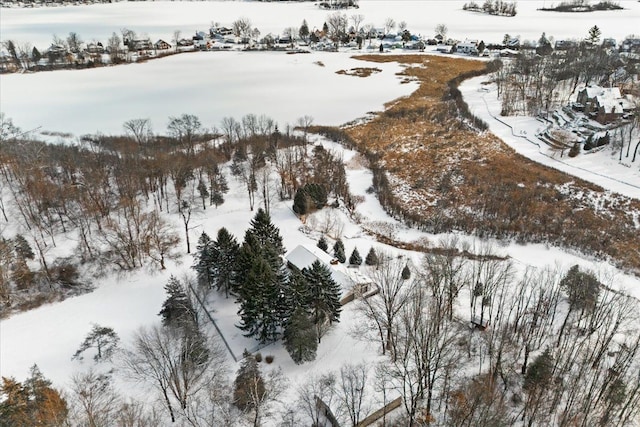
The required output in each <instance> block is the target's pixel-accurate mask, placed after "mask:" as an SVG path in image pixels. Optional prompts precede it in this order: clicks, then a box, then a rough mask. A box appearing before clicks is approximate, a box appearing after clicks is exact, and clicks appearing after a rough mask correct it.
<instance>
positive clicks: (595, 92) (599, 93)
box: [583, 86, 622, 99]
mask: <svg viewBox="0 0 640 427" xmlns="http://www.w3.org/2000/svg"><path fill="white" fill-rule="evenodd" d="M583 90H585V91H586V94H587V98H589V99H595V98H597V97H600V98H602V99H605V98H606V99H618V98H620V97H621V96H622V95H620V89H619V88H617V87H606V88H604V87H600V86H587V87H586V88H584V89H583Z"/></svg>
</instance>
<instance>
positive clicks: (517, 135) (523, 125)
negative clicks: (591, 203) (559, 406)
mask: <svg viewBox="0 0 640 427" xmlns="http://www.w3.org/2000/svg"><path fill="white" fill-rule="evenodd" d="M486 80H487V76H480V77H474V78H472V79H469V80H465V81H464V82H463V83H462V84H461V85H460V92H461V93H462V96H463V97H464V100H465V102H466V103H467V104H468V105H469V110H470V111H471V113H472V114H473V115H475V116H476V117H478V118H480V119H482V120H483V121H484V122H486V123H487V124H488V125H489V130H490V131H491V132H492V133H493V134H495V135H496V136H498V137H499V138H500V139H502V140H503V141H504V142H505V143H506V144H507V145H508V146H510V147H511V148H513V149H514V150H516V152H518V153H519V154H521V155H523V156H525V157H527V158H529V159H531V160H533V161H535V162H538V163H541V164H543V165H545V166H549V167H552V168H554V169H558V170H561V171H563V172H565V173H568V174H570V175H573V176H575V177H578V178H580V179H583V180H585V181H588V182H591V183H594V184H596V185H599V186H601V187H602V188H604V189H605V190H609V191H612V192H616V193H619V194H622V195H624V196H627V197H631V198H634V199H640V162H638V160H636V163H630V161H628V163H625V162H623V163H620V162H619V161H618V159H617V158H614V157H611V156H610V155H609V154H610V152H609V151H600V152H597V153H589V154H581V155H579V156H578V157H575V158H569V157H563V158H560V157H558V156H557V155H553V154H552V153H550V152H549V151H548V150H546V149H545V146H544V143H543V142H542V141H540V140H538V139H537V138H536V137H535V134H536V133H537V130H538V129H539V128H541V127H543V126H544V125H543V124H542V123H540V122H539V121H537V120H536V119H535V118H533V117H527V116H515V117H500V109H501V106H500V100H499V99H498V97H497V94H496V87H495V85H482V82H484V81H486ZM632 148H633V147H632Z"/></svg>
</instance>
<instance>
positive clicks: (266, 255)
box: [234, 232, 290, 342]
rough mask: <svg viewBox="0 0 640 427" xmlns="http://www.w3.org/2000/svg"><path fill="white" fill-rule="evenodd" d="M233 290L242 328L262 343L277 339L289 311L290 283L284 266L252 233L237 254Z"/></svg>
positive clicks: (270, 249)
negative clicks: (286, 298) (287, 295)
mask: <svg viewBox="0 0 640 427" xmlns="http://www.w3.org/2000/svg"><path fill="white" fill-rule="evenodd" d="M234 274H235V279H234V289H235V292H236V295H237V296H238V302H239V303H240V311H239V314H240V317H241V319H242V322H241V324H240V328H241V329H242V330H244V331H245V332H246V336H255V337H257V338H258V339H260V341H261V342H268V341H273V340H275V339H277V337H278V328H279V327H280V326H282V324H283V323H284V321H285V320H286V317H287V313H288V312H289V311H290V310H288V309H287V307H286V304H285V290H286V287H287V282H288V274H287V272H286V269H285V266H284V262H283V260H282V258H281V256H280V255H279V254H277V253H276V252H275V250H274V248H273V247H272V246H271V245H270V244H267V245H264V246H263V245H261V244H260V242H259V241H258V239H257V237H256V236H255V235H254V234H253V233H250V232H247V233H246V235H245V242H244V243H243V244H242V248H241V249H240V251H239V253H238V258H237V262H236V269H235V273H234Z"/></svg>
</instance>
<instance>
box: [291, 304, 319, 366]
mask: <svg viewBox="0 0 640 427" xmlns="http://www.w3.org/2000/svg"><path fill="white" fill-rule="evenodd" d="M283 339H284V345H285V348H286V349H287V351H288V352H289V355H290V356H291V359H293V361H294V362H295V363H296V364H297V365H299V364H301V363H304V362H311V361H312V360H315V358H316V351H317V350H318V335H317V333H316V329H315V328H314V327H313V322H312V321H311V319H309V315H308V314H307V312H306V311H305V310H304V308H302V307H298V308H296V310H295V311H294V312H293V314H292V315H291V317H290V318H289V320H288V321H287V324H286V327H285V330H284V336H283Z"/></svg>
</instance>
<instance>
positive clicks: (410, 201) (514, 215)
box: [344, 55, 640, 272]
mask: <svg viewBox="0 0 640 427" xmlns="http://www.w3.org/2000/svg"><path fill="white" fill-rule="evenodd" d="M357 58H358V59H363V60H367V61H370V62H383V61H397V62H399V63H401V64H403V65H404V66H405V69H404V70H403V71H402V72H401V73H400V74H402V75H405V76H410V77H412V78H416V79H418V80H419V81H420V86H419V88H418V89H417V90H416V91H415V92H414V93H413V94H411V95H410V96H407V97H404V98H400V99H397V100H394V101H392V102H389V103H388V104H387V106H386V107H387V108H386V110H385V111H384V112H383V113H381V114H379V115H378V116H376V117H375V118H374V119H373V120H371V121H369V122H367V123H363V124H359V125H356V126H353V127H350V128H347V129H345V130H344V131H345V132H346V134H347V135H348V136H349V139H350V140H352V143H354V144H355V145H356V146H357V148H358V149H360V150H361V151H362V152H364V153H366V154H367V156H368V158H370V159H375V161H374V162H373V163H374V164H372V167H374V168H379V169H381V170H383V171H385V176H387V183H386V184H385V185H386V188H384V189H381V190H380V191H385V192H386V193H388V194H384V195H380V194H379V196H380V199H381V202H382V203H383V204H384V205H385V207H386V208H387V210H389V211H390V212H392V213H393V214H395V215H396V216H398V217H402V218H404V219H405V220H406V221H408V222H410V223H413V224H415V225H419V226H421V227H424V228H426V229H429V230H432V231H436V232H439V231H447V230H450V229H460V230H464V231H467V232H473V233H477V234H479V235H481V236H494V237H498V238H509V239H515V240H517V241H521V242H525V241H538V242H551V243H554V244H559V245H562V246H565V247H571V248H576V249H579V250H581V251H583V252H585V253H589V254H596V255H598V256H604V257H609V258H612V259H615V260H617V262H618V265H620V266H622V267H626V268H630V269H633V270H635V271H636V272H639V271H640V249H639V248H640V236H638V229H637V226H636V225H635V224H634V222H633V217H632V215H633V212H640V201H637V200H630V199H628V198H625V197H622V196H617V195H607V196H606V198H605V200H607V202H606V203H605V202H600V203H599V204H598V203H594V202H593V199H594V198H595V199H597V198H599V197H601V196H602V195H603V194H605V193H604V192H603V190H602V189H601V188H599V187H597V186H595V185H593V184H590V183H587V182H584V181H581V180H579V179H576V178H575V177H572V176H569V175H566V174H564V173H561V172H559V171H556V170H554V169H551V168H547V167H545V166H543V165H540V164H537V163H534V162H532V161H530V160H529V159H527V158H525V157H523V156H520V155H518V154H517V153H515V151H513V150H512V149H511V148H509V147H508V146H506V144H504V143H503V142H502V141H501V140H500V139H498V138H497V137H495V136H494V135H492V134H490V133H488V132H479V131H476V130H473V129H471V128H470V127H469V126H468V125H467V124H466V123H465V121H464V120H462V119H461V117H460V111H459V105H456V103H455V101H454V99H453V96H452V92H453V91H452V89H451V87H450V85H449V82H450V81H452V80H454V79H456V78H458V77H459V76H460V75H462V74H467V73H471V72H478V71H480V70H481V69H483V68H484V66H485V64H484V63H480V62H477V61H468V60H463V59H455V58H446V57H431V56H418V55H411V56H379V55H369V56H361V57H357ZM585 195H587V196H585ZM602 197H604V196H602Z"/></svg>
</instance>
